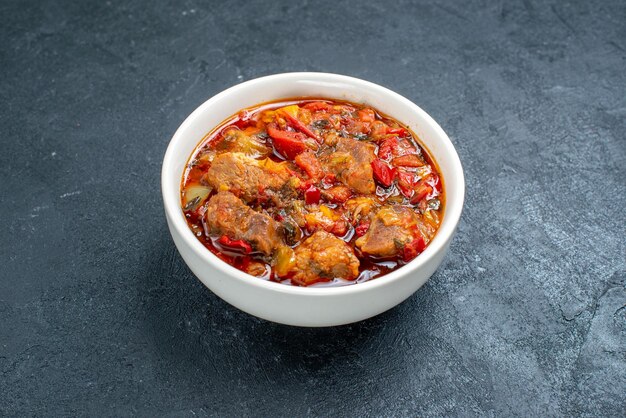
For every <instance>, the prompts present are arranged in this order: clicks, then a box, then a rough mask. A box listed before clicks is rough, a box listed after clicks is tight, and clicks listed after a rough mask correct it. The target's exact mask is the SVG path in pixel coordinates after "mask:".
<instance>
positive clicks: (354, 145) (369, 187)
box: [323, 138, 376, 194]
mask: <svg viewBox="0 0 626 418" xmlns="http://www.w3.org/2000/svg"><path fill="white" fill-rule="evenodd" d="M374 158H376V155H375V154H374V147H373V145H371V144H368V143H364V142H360V141H357V140H356V139H353V138H339V139H338V141H337V148H336V150H335V152H333V153H330V154H328V155H325V156H324V157H323V164H324V166H325V168H326V170H327V171H330V172H331V173H333V174H335V176H336V177H337V179H339V181H341V182H342V183H343V184H345V185H346V186H348V187H350V188H352V189H353V190H354V191H355V192H357V193H361V194H370V193H374V191H375V190H376V185H375V184H374V177H373V172H372V161H374Z"/></svg>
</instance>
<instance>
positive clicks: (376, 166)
mask: <svg viewBox="0 0 626 418" xmlns="http://www.w3.org/2000/svg"><path fill="white" fill-rule="evenodd" d="M372 171H373V172H374V179H375V180H376V181H378V182H379V183H380V184H381V185H382V186H384V187H389V186H391V183H393V179H394V177H395V174H396V169H395V168H391V167H389V166H388V165H387V163H385V162H384V161H383V160H381V159H380V158H376V159H375V160H374V161H372Z"/></svg>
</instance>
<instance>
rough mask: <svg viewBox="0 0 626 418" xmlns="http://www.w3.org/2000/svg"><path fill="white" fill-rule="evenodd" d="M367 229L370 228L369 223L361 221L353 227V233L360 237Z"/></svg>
mask: <svg viewBox="0 0 626 418" xmlns="http://www.w3.org/2000/svg"><path fill="white" fill-rule="evenodd" d="M368 229H370V223H369V222H361V223H360V224H359V225H358V226H357V227H356V228H354V233H355V234H356V236H357V237H362V236H363V235H365V233H366V232H367V230H368Z"/></svg>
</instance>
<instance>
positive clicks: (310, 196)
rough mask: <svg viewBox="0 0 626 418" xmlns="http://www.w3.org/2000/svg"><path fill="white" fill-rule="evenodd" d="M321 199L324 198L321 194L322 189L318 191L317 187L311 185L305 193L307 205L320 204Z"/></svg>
mask: <svg viewBox="0 0 626 418" xmlns="http://www.w3.org/2000/svg"><path fill="white" fill-rule="evenodd" d="M321 197H322V193H321V192H320V189H318V188H317V187H315V186H313V185H310V186H309V187H308V188H307V189H306V190H305V191H304V201H305V202H306V204H307V205H313V204H315V203H319V202H320V199H321Z"/></svg>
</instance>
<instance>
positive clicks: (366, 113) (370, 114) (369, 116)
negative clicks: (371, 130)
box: [357, 109, 376, 122]
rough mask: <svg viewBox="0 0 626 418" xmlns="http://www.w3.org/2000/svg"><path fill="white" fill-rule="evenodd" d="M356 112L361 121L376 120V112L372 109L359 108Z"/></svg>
mask: <svg viewBox="0 0 626 418" xmlns="http://www.w3.org/2000/svg"><path fill="white" fill-rule="evenodd" d="M357 114H358V115H359V120H360V121H361V122H374V121H375V120H376V114H375V113H374V111H373V110H372V109H361V110H359V111H358V112H357Z"/></svg>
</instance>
